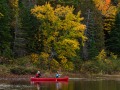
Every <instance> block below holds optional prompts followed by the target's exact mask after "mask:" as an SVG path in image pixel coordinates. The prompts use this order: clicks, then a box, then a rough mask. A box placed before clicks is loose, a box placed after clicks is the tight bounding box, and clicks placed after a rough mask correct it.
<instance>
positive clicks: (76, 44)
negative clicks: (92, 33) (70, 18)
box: [62, 39, 79, 49]
mask: <svg viewBox="0 0 120 90" xmlns="http://www.w3.org/2000/svg"><path fill="white" fill-rule="evenodd" d="M62 43H63V45H65V46H69V45H71V48H73V49H79V42H78V41H77V40H70V39H65V40H63V42H62Z"/></svg>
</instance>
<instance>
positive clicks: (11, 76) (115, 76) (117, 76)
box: [0, 73, 120, 80]
mask: <svg viewBox="0 0 120 90" xmlns="http://www.w3.org/2000/svg"><path fill="white" fill-rule="evenodd" d="M34 76H35V75H15V74H1V73H0V79H6V78H7V79H26V80H30V77H34ZM54 76H55V73H50V74H48V73H47V74H46V73H45V74H43V75H42V77H54ZM64 76H68V77H69V78H73V79H74V78H83V79H109V80H111V79H120V74H112V75H109V74H103V75H100V74H81V73H66V74H64V75H62V76H61V77H64Z"/></svg>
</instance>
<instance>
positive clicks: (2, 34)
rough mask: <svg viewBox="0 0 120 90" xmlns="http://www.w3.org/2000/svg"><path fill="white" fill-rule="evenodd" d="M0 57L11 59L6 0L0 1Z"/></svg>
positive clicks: (8, 11) (8, 9)
mask: <svg viewBox="0 0 120 90" xmlns="http://www.w3.org/2000/svg"><path fill="white" fill-rule="evenodd" d="M0 12H1V13H0V15H1V17H0V55H2V56H6V57H11V54H12V50H11V40H12V36H11V30H10V21H11V18H10V8H9V5H8V3H7V0H0Z"/></svg>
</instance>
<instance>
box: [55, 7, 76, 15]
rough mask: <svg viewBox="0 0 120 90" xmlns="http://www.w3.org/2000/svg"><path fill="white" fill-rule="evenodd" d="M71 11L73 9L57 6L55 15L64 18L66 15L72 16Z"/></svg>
mask: <svg viewBox="0 0 120 90" xmlns="http://www.w3.org/2000/svg"><path fill="white" fill-rule="evenodd" d="M73 10H74V8H73V7H69V6H66V7H64V6H61V5H57V7H56V9H55V15H56V16H58V17H65V16H66V15H68V14H72V12H73Z"/></svg>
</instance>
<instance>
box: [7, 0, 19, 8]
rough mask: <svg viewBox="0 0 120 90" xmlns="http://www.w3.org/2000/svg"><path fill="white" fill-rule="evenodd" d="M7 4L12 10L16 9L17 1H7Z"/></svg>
mask: <svg viewBox="0 0 120 90" xmlns="http://www.w3.org/2000/svg"><path fill="white" fill-rule="evenodd" d="M9 3H10V5H11V7H12V8H14V9H17V8H18V0H9Z"/></svg>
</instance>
